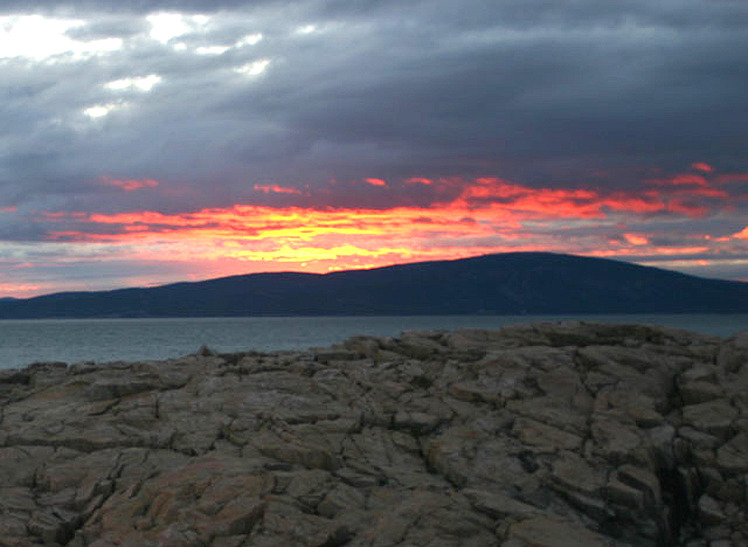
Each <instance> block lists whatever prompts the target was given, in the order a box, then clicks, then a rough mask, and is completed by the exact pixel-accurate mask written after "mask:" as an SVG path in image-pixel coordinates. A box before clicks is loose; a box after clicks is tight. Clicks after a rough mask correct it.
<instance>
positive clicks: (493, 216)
mask: <svg viewBox="0 0 748 547" xmlns="http://www.w3.org/2000/svg"><path fill="white" fill-rule="evenodd" d="M699 170H700V171H701V172H702V173H703V174H698V175H697V174H693V173H690V174H689V173H685V174H678V175H674V176H672V177H669V178H668V177H662V178H659V179H648V180H646V181H645V182H644V184H643V186H642V187H641V188H640V189H639V190H636V191H634V190H632V191H622V190H620V189H615V190H605V189H603V188H542V187H540V188H535V187H530V186H527V185H524V184H521V183H518V182H513V181H508V180H504V179H501V178H498V177H483V178H478V179H475V180H473V181H461V180H458V179H443V180H431V179H420V178H416V179H406V180H404V181H403V182H402V184H404V185H406V186H410V187H415V186H417V187H419V188H422V189H424V190H427V191H431V189H433V188H436V189H437V190H439V189H441V190H445V189H446V190H449V191H451V192H452V193H451V198H449V199H447V200H443V201H442V202H439V201H438V200H434V201H433V202H432V203H431V204H430V205H424V206H415V205H409V206H391V207H384V208H373V207H372V208H367V207H358V208H353V207H349V208H314V207H310V206H299V205H287V206H280V207H275V206H268V205H250V204H236V205H233V206H229V207H213V208H205V209H200V210H195V211H185V212H176V213H169V214H167V213H163V212H159V211H154V210H133V211H130V212H121V213H104V212H89V213H86V212H82V211H70V212H65V211H55V212H48V213H46V214H44V215H43V217H42V220H44V221H45V222H46V223H47V224H48V225H50V226H51V228H50V229H49V230H48V231H47V241H48V242H49V243H50V244H53V245H57V246H60V248H65V249H71V250H69V251H66V252H67V254H68V255H70V257H72V258H63V259H61V261H62V262H65V261H68V262H69V261H75V262H76V263H77V264H80V263H85V262H86V261H89V260H96V261H99V262H100V261H112V263H122V264H138V263H143V264H167V265H169V267H170V268H171V269H170V271H172V272H173V273H171V274H170V277H167V278H163V277H153V278H148V277H147V276H143V275H142V274H140V275H139V276H137V277H136V276H132V279H133V281H132V282H131V283H127V282H123V283H120V286H123V285H128V284H133V283H135V281H137V283H138V284H141V285H142V284H146V285H148V284H159V283H164V282H170V281H178V280H183V279H205V278H209V277H218V276H222V275H233V274H241V273H251V272H260V271H289V270H293V271H307V272H318V273H325V272H329V271H336V270H342V269H356V268H371V267H377V266H384V265H390V264H395V263H404V262H415V261H421V260H441V259H456V258H464V257H468V256H475V255H480V254H487V253H500V252H512V251H551V252H560V253H575V254H586V255H590V256H599V257H629V256H630V257H637V256H642V257H644V256H660V257H673V261H674V262H673V263H677V264H681V263H684V262H688V261H689V260H690V261H691V263H692V264H694V265H699V264H703V263H704V262H703V260H704V258H703V256H697V255H701V254H705V253H707V254H709V253H711V254H714V253H716V254H719V253H724V254H726V255H729V253H730V252H734V251H735V250H736V249H737V247H739V246H743V247H745V241H747V240H748V234H746V230H748V227H745V226H744V225H743V226H740V227H739V228H737V229H733V230H732V231H729V232H728V233H723V234H704V233H700V232H694V233H691V232H689V231H688V230H689V228H688V227H689V226H690V222H691V221H693V220H694V219H700V218H703V217H705V216H708V215H712V216H714V215H723V214H728V213H729V211H730V207H731V204H730V197H729V195H728V193H727V192H726V190H725V187H724V186H722V185H721V184H724V183H720V182H718V181H719V180H720V179H719V176H713V175H712V174H711V172H707V171H706V169H704V168H700V169H699ZM102 180H103V181H105V182H106V183H107V184H109V185H110V186H114V187H118V188H121V189H123V190H128V191H131V190H141V191H144V192H145V191H160V185H159V184H158V182H157V181H150V180H149V179H142V180H129V179H123V180H119V179H113V178H102ZM363 182H364V183H366V184H368V185H373V186H375V187H377V188H378V189H377V191H378V192H390V191H392V188H393V185H392V184H391V183H388V182H386V181H385V180H383V179H378V178H368V179H364V180H363ZM455 188H456V189H457V192H455V191H454V189H455ZM254 189H255V190H256V191H257V192H259V193H260V194H262V195H270V194H277V195H279V196H280V197H282V198H283V199H303V198H305V197H309V194H308V193H307V192H304V193H302V192H301V191H299V190H297V189H296V188H291V187H286V186H282V185H275V184H267V185H264V184H256V185H254ZM445 195H449V194H445ZM658 223H659V224H662V225H663V226H666V227H667V228H668V229H672V227H673V226H681V228H679V230H681V231H682V232H683V234H682V235H681V236H680V237H679V239H677V240H673V241H672V242H670V243H664V244H663V243H662V241H668V238H667V237H666V238H664V239H663V238H662V235H663V234H664V232H659V231H658V228H657V227H656V226H657V225H658ZM694 241H699V244H697V245H694V244H693V242H694ZM688 257H691V258H688ZM678 261H680V262H678ZM699 261H701V262H699ZM19 267H20V266H19ZM0 283H1V284H2V285H1V286H0V288H2V289H3V291H4V293H5V294H9V295H13V294H15V295H18V296H28V295H29V294H36V293H42V292H49V290H48V289H47V287H45V286H43V285H40V284H32V283H23V284H22V283H17V284H15V285H14V284H13V283H11V282H10V281H9V280H2V279H0Z"/></svg>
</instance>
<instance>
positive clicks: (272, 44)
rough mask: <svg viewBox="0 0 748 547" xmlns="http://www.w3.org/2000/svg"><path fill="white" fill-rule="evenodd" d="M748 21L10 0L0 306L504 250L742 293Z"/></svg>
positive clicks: (682, 14)
mask: <svg viewBox="0 0 748 547" xmlns="http://www.w3.org/2000/svg"><path fill="white" fill-rule="evenodd" d="M746 64H748V2H746V1H744V0H701V1H698V0H662V1H657V2H653V1H652V0H630V1H625V2H624V1H621V0H577V1H574V2H571V1H559V0H514V1H509V0H475V1H473V0H460V1H455V0H429V1H403V0H399V1H391V0H376V1H374V0H334V1H333V0H330V1H325V0H298V1H294V0H289V1H283V2H279V1H270V0H264V1H253V2H242V1H239V0H210V1H208V0H188V1H182V2H180V1H177V0H155V1H149V2H144V1H135V0H118V1H117V2H105V1H97V0H89V1H76V2H68V3H64V2H57V1H53V0H49V1H43V0H30V1H29V0H24V1H20V0H11V1H5V2H3V3H2V6H1V7H0V98H1V101H0V297H3V296H14V297H29V296H34V295H38V294H43V293H49V292H56V291H63V290H99V289H109V288H116V287H124V286H150V285H156V284H163V283H168V282H173V281H181V280H199V279H206V278H210V277H218V276H223V275H233V274H239V273H252V272H261V271H288V270H293V271H310V272H328V271H332V270H339V269H350V268H369V267H374V266H381V265H388V264H395V263H402V262H414V261H421V260H435V259H447V258H461V257H468V256H474V255H480V254H485V253H496V252H508V251H552V252H560V253H575V254H582V255H588V256H598V257H610V258H617V259H621V260H626V261H631V262H636V263H638V264H644V265H653V266H658V267H662V268H668V269H673V270H678V271H682V272H686V273H691V274H695V275H701V276H707V277H718V278H725V279H741V280H746V281H748V91H747V90H748V71H746V70H745V66H746Z"/></svg>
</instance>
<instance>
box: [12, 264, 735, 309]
mask: <svg viewBox="0 0 748 547" xmlns="http://www.w3.org/2000/svg"><path fill="white" fill-rule="evenodd" d="M710 312H716V313H741V312H742V313H748V283H744V282H740V281H728V280H718V279H707V278H700V277H695V276H690V275H687V274H683V273H679V272H673V271H669V270H663V269H659V268H653V267H645V266H639V265H636V264H631V263H627V262H621V261H616V260H611V259H602V258H592V257H583V256H576V255H565V254H555V253H539V252H534V253H503V254H489V255H482V256H477V257H471V258H464V259H457V260H443V261H428V262H416V263H408V264H396V265H391V266H384V267H380V268H375V269H370V270H346V271H338V272H329V273H325V274H315V273H305V272H276V273H252V274H240V275H233V276H227V277H219V278H213V279H208V280H204V281H196V282H186V281H182V282H177V283H171V284H167V285H161V286H158V287H148V288H138V287H131V288H122V289H113V290H109V291H92V292H81V291H78V292H61V293H52V294H47V295H41V296H37V297H33V298H29V299H14V300H0V318H8V319H10V318H65V317H69V318H86V317H91V318H94V317H211V316H283V315H289V316H294V315H301V316H303V315H307V316H309V315H448V314H455V315H475V314H496V315H503V314H506V315H509V314H543V313H546V314H550V313H710Z"/></svg>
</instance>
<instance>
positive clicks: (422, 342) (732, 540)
mask: <svg viewBox="0 0 748 547" xmlns="http://www.w3.org/2000/svg"><path fill="white" fill-rule="evenodd" d="M747 477H748V333H744V334H742V335H737V336H735V337H733V338H730V339H726V340H723V339H719V338H714V337H708V336H703V335H698V334H694V333H688V332H683V331H677V330H670V329H661V328H654V327H645V326H640V325H629V326H624V325H602V324H588V323H544V324H530V325H517V326H510V327H505V328H503V329H501V330H499V331H490V332H489V331H473V330H463V331H454V332H407V333H405V334H403V335H402V336H401V337H399V338H387V339H378V338H368V337H355V338H352V339H350V340H348V341H346V342H345V343H343V344H341V345H339V346H335V347H332V348H327V349H320V350H309V351H303V352H277V353H256V352H247V353H239V354H228V355H216V354H214V353H213V352H211V351H210V350H207V349H205V348H203V349H201V351H199V352H198V353H197V354H195V355H191V356H187V357H184V358H181V359H176V360H170V361H164V362H140V363H124V362H122V363H107V364H91V363H83V364H75V365H66V364H64V363H43V364H35V365H32V366H30V367H28V368H26V369H22V370H10V371H7V370H6V371H0V544H1V545H10V546H15V545H18V546H21V545H38V544H46V545H53V544H61V545H74V546H83V545H96V546H106V545H133V546H135V545H212V546H240V545H263V546H264V545H267V546H271V545H273V546H275V545H309V546H319V547H322V546H326V547H331V546H336V545H351V546H358V545H367V546H368V545H371V546H374V545H381V546H386V545H417V546H426V545H429V546H436V545H439V546H442V545H455V546H458V545H460V546H462V545H468V546H469V545H475V546H479V545H480V546H484V545H501V544H503V545H508V546H522V545H532V546H545V545H548V546H557V545H558V546H561V545H569V546H577V545H600V546H603V545H612V546H624V545H657V544H659V545H688V546H707V545H711V546H714V547H717V546H720V547H724V546H728V545H736V546H737V545H746V544H748V509H747V507H748V482H747V480H748V479H747Z"/></svg>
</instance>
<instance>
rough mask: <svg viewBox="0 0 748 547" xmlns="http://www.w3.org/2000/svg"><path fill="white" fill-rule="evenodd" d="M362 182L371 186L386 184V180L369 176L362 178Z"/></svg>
mask: <svg viewBox="0 0 748 547" xmlns="http://www.w3.org/2000/svg"><path fill="white" fill-rule="evenodd" d="M364 182H366V184H371V185H372V186H387V181H384V180H382V179H374V178H369V179H364Z"/></svg>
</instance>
